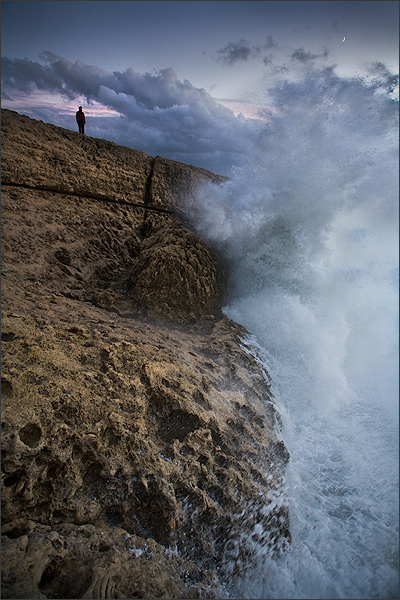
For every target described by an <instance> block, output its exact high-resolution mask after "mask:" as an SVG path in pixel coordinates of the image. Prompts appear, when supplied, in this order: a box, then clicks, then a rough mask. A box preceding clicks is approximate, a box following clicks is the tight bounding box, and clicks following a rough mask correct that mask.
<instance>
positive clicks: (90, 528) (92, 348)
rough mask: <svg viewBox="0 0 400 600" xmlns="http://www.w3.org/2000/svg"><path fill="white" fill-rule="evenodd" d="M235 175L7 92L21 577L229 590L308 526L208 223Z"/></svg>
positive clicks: (51, 586)
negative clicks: (12, 103)
mask: <svg viewBox="0 0 400 600" xmlns="http://www.w3.org/2000/svg"><path fill="white" fill-rule="evenodd" d="M224 180H225V178H222V177H220V176H217V175H215V174H213V173H210V172H208V171H205V170H203V169H198V168H195V167H190V166H188V165H183V164H181V163H176V162H174V161H169V160H167V159H163V158H160V157H156V158H152V157H150V156H148V155H146V154H144V153H142V152H138V151H135V150H130V149H128V148H123V147H121V146H118V145H116V144H113V143H111V142H107V141H104V140H97V139H93V138H88V137H86V136H82V135H79V134H78V133H74V132H72V131H68V130H64V129H62V128H58V127H55V126H53V125H50V124H45V123H42V122H37V121H33V120H32V119H29V118H28V117H25V116H22V115H18V114H17V113H12V112H11V111H4V110H2V329H1V340H2V342H1V347H2V378H1V391H2V414H1V417H2V419H1V420H2V592H3V597H6V598H202V597H207V598H212V597H218V596H219V593H220V592H219V589H220V587H219V586H220V585H221V584H225V583H226V582H227V581H228V580H229V578H230V577H232V576H234V575H235V574H239V573H243V572H244V570H245V569H246V568H250V566H251V557H252V554H253V553H254V552H256V551H257V549H260V548H269V549H273V548H276V550H277V551H280V550H282V549H283V548H284V547H285V545H286V544H287V543H288V541H289V540H290V533H289V520H288V513H287V508H286V506H285V504H284V501H283V496H282V481H283V473H284V467H285V464H286V462H287V459H288V455H287V451H286V449H285V447H284V445H283V444H282V442H280V441H279V439H278V437H277V432H276V431H277V425H279V419H278V416H277V413H276V411H275V409H274V405H273V397H272V394H271V392H270V386H269V379H268V375H267V374H266V373H265V371H264V370H263V369H262V368H261V366H260V364H259V363H258V361H257V360H256V359H255V358H254V356H253V355H252V354H251V353H250V352H248V351H247V348H246V342H245V337H246V331H245V330H244V328H243V327H241V326H240V325H238V324H235V323H233V322H232V321H230V320H229V319H227V318H226V317H225V316H224V315H223V314H222V311H221V304H222V302H223V298H224V293H225V280H226V276H225V272H224V269H223V267H222V266H221V264H220V261H219V259H218V257H217V256H216V255H215V254H214V253H213V252H212V251H211V250H210V249H209V248H208V247H207V246H206V245H205V244H204V243H203V242H202V240H201V239H199V238H198V236H197V235H196V234H195V232H194V231H193V228H192V227H191V226H190V218H189V217H190V215H188V210H189V209H188V206H190V204H191V203H192V202H193V198H195V194H196V187H197V186H198V185H201V184H202V183H203V182H205V181H212V182H214V183H222V182H223V181H224Z"/></svg>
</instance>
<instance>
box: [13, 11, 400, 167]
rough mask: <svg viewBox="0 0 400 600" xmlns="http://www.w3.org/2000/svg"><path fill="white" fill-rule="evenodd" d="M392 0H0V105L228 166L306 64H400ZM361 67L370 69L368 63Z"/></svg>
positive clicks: (342, 70)
mask: <svg viewBox="0 0 400 600" xmlns="http://www.w3.org/2000/svg"><path fill="white" fill-rule="evenodd" d="M398 13H399V4H398V2H397V1H377V2H374V1H355V2H353V1H346V2H342V1H339V2H336V1H325V0H324V1H321V2H320V1H309V2H302V1H297V0H294V1H289V2H285V1H265V2H264V1H255V2H253V1H245V2H241V1H229V0H228V1H216V2H214V1H179V2H174V1H165V0H160V1H156V2H153V1H149V0H146V1H144V2H141V1H124V2H118V1H112V2H109V1H101V2H97V1H86V2H75V1H72V2H71V1H68V2H62V1H54V2H53V1H46V2H36V1H29V2H25V1H12V2H2V3H1V54H2V69H1V74H2V107H3V108H9V109H12V110H16V111H17V112H20V113H22V114H26V115H28V116H30V117H33V118H35V119H41V120H43V121H45V122H49V123H54V124H55V125H59V126H62V127H66V128H68V129H72V130H77V127H76V123H75V119H74V115H75V112H76V110H77V108H78V106H79V105H82V106H83V109H84V112H85V114H86V118H87V125H86V133H87V135H90V136H93V137H100V138H104V139H109V140H112V141H115V142H117V143H120V144H123V145H126V146H130V147H132V148H135V149H138V150H143V151H144V152H147V153H149V154H150V155H152V156H155V155H157V154H159V155H161V156H165V157H168V158H172V159H174V160H179V161H182V162H186V163H189V164H194V165H198V166H202V167H205V168H208V169H210V170H213V171H215V172H219V173H224V174H228V173H229V171H230V168H231V167H232V166H234V165H237V164H240V161H241V157H242V156H243V154H244V153H245V151H246V144H247V141H248V140H250V139H251V138H252V137H254V136H256V135H257V132H258V131H259V129H260V127H262V126H263V123H265V122H266V121H267V120H268V118H270V116H271V114H273V113H274V110H276V107H274V106H273V104H271V105H268V103H266V102H265V94H263V95H262V100H260V86H263V87H264V88H265V87H268V86H269V85H272V84H273V82H275V81H276V80H277V78H281V79H282V78H287V79H290V78H292V79H293V78H294V79H295V78H296V77H299V75H300V74H301V73H304V72H305V71H306V70H308V71H310V70H314V72H316V71H317V70H320V71H321V72H322V71H323V70H325V71H326V70H327V69H331V72H333V71H334V73H335V75H336V76H340V77H345V78H346V77H355V76H367V77H368V76H371V73H373V72H375V74H376V73H377V72H378V71H379V72H380V73H381V74H382V73H385V74H386V76H390V74H398V45H399V39H398V19H399V14H398ZM368 73H369V75H368Z"/></svg>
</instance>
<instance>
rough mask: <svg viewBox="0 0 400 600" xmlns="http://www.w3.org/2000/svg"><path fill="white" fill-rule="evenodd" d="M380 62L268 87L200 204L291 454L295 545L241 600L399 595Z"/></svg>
mask: <svg viewBox="0 0 400 600" xmlns="http://www.w3.org/2000/svg"><path fill="white" fill-rule="evenodd" d="M378 67H379V65H378V66H376V69H375V71H374V72H373V73H372V72H371V75H370V77H368V78H343V77H339V76H337V75H336V74H335V72H334V69H326V70H325V71H312V70H309V71H307V72H303V73H302V74H301V75H298V76H296V77H292V78H291V79H290V80H289V79H287V78H286V79H277V80H275V81H274V82H273V83H271V82H262V83H261V84H260V85H259V86H258V88H257V89H255V90H253V94H254V96H253V99H254V104H255V105H257V106H259V107H260V108H261V109H262V108H265V114H266V115H268V117H267V120H265V121H263V122H261V121H260V129H259V135H258V136H257V138H255V139H254V147H253V149H252V151H251V152H250V153H249V155H248V156H247V160H246V162H245V163H244V164H243V165H242V166H240V167H237V168H236V169H233V170H232V174H231V177H230V180H229V181H228V182H227V183H225V184H224V185H222V186H220V187H218V186H213V185H207V186H206V187H205V188H203V189H202V190H201V191H200V193H199V195H198V198H197V199H196V206H195V207H194V210H195V212H196V227H197V229H198V231H199V233H200V234H201V235H202V236H203V238H205V239H207V240H208V242H209V244H210V245H212V246H213V247H214V248H216V249H217V250H218V252H219V253H220V255H221V256H222V257H223V260H224V261H225V263H226V265H227V267H228V271H229V298H228V301H227V304H226V306H225V307H224V312H225V313H226V314H227V315H228V316H229V317H230V318H232V319H233V320H235V321H236V322H239V323H242V324H243V325H245V326H246V328H247V330H248V331H249V333H250V335H249V337H248V338H247V339H245V340H244V342H245V343H246V344H247V345H250V348H251V351H252V352H254V354H255V355H256V356H257V357H258V358H259V359H260V360H261V361H262V363H263V365H264V366H265V369H266V370H267V371H268V373H269V374H270V376H271V377H272V381H273V387H272V389H273V392H274V395H275V402H276V406H277V408H278V410H279V412H280V414H281V416H282V423H283V425H282V430H281V432H280V435H281V437H282V439H283V440H284V442H285V444H286V446H287V448H288V450H289V452H290V455H291V458H290V461H289V465H288V468H287V472H286V478H285V494H286V497H287V502H288V504H289V510H290V518H291V531H292V536H293V542H292V545H291V548H290V550H289V551H288V552H286V553H284V554H283V555H282V556H271V555H269V554H268V552H267V551H266V550H265V549H263V548H260V549H259V551H258V561H257V565H256V566H255V567H254V570H253V571H252V572H251V573H250V575H248V576H247V575H246V576H244V577H243V578H242V579H236V580H235V581H231V582H230V583H229V585H228V586H227V595H228V596H229V597H230V598H386V599H389V598H398V597H399V593H398V564H399V562H398V559H399V557H398V544H399V539H398V505H399V489H398V471H399V469H398V458H399V457H398V433H399V426H398V422H399V421H398V358H399V357H398V231H399V224H398V201H399V197H398V95H396V91H395V90H394V79H393V77H390V75H389V74H388V73H387V72H385V69H384V68H382V66H380V69H379V68H378ZM261 123H262V125H261Z"/></svg>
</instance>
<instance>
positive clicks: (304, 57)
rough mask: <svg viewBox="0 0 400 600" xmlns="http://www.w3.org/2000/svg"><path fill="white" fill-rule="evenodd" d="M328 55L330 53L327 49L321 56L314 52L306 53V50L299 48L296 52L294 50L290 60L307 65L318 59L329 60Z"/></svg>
mask: <svg viewBox="0 0 400 600" xmlns="http://www.w3.org/2000/svg"><path fill="white" fill-rule="evenodd" d="M328 55H329V51H328V49H327V48H324V51H323V52H322V53H321V54H313V53H312V52H306V51H305V50H304V48H297V49H296V50H293V52H292V54H291V56H290V58H291V59H292V60H298V61H299V62H301V63H303V64H306V63H308V62H310V61H312V60H315V59H317V58H327V57H328Z"/></svg>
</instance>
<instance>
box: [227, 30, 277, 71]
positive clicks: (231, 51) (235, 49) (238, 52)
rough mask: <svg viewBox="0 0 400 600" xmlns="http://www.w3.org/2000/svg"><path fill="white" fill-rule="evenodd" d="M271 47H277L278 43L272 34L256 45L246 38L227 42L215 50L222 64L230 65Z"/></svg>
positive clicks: (257, 55) (254, 56) (258, 54)
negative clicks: (252, 44)
mask: <svg viewBox="0 0 400 600" xmlns="http://www.w3.org/2000/svg"><path fill="white" fill-rule="evenodd" d="M272 48H278V44H277V43H276V42H275V40H274V39H273V37H272V35H268V36H267V37H266V39H265V42H264V43H263V44H260V45H256V46H251V45H250V44H249V43H248V42H246V40H239V41H238V42H229V44H227V45H226V46H224V47H223V48H221V49H220V50H217V60H218V61H219V62H220V63H222V64H225V65H229V66H232V65H234V64H235V63H238V62H245V61H247V60H249V59H250V58H257V57H259V56H261V54H262V53H263V52H264V51H265V50H271V49H272ZM264 60H265V59H264Z"/></svg>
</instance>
